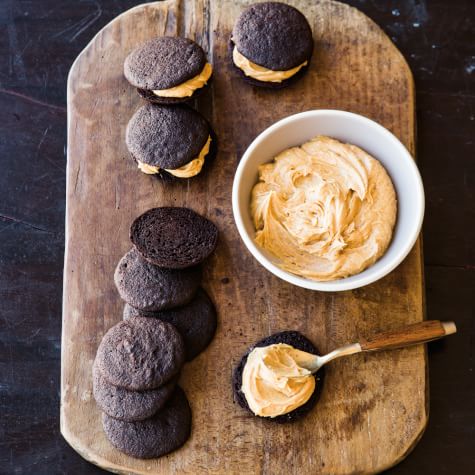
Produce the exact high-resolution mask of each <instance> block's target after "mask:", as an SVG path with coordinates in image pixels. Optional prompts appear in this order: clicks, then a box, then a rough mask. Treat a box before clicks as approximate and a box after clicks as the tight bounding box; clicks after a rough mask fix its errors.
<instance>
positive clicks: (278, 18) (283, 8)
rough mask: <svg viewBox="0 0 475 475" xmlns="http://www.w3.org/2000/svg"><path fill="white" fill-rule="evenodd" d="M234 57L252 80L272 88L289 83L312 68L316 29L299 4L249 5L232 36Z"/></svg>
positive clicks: (251, 81)
mask: <svg viewBox="0 0 475 475" xmlns="http://www.w3.org/2000/svg"><path fill="white" fill-rule="evenodd" d="M231 47H232V61H233V64H234V66H235V67H236V69H237V70H238V72H239V74H240V75H241V76H242V77H243V78H245V79H246V80H247V81H248V82H250V83H252V84H254V85H256V86H263V87H269V88H281V87H285V86H287V85H288V84H289V83H290V82H291V80H293V79H296V78H297V77H299V76H301V75H302V74H303V73H304V71H305V70H307V68H308V64H309V62H310V58H311V56H312V52H313V37H312V29H311V28H310V25H309V23H308V21H307V19H306V18H305V16H304V15H303V14H302V13H301V12H300V11H299V10H297V9H296V8H294V7H292V6H290V5H286V4H284V3H279V2H264V3H257V4H254V5H251V6H249V7H248V8H246V9H245V10H244V11H243V12H242V13H241V15H240V16H239V18H238V20H237V22H236V24H235V25H234V28H233V31H232V36H231Z"/></svg>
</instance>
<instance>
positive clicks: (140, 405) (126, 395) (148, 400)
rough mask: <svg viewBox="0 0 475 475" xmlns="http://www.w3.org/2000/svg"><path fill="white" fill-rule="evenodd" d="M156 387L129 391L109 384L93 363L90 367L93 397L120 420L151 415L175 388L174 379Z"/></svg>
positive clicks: (139, 419)
mask: <svg viewBox="0 0 475 475" xmlns="http://www.w3.org/2000/svg"><path fill="white" fill-rule="evenodd" d="M177 379H178V378H177V377H176V376H175V377H173V378H172V379H171V380H170V381H169V382H168V383H165V384H164V385H163V386H160V387H159V388H156V389H148V390H145V391H129V390H128V389H125V388H121V387H119V386H114V385H113V384H110V383H109V382H108V381H107V380H106V379H105V378H104V376H102V374H101V372H100V371H99V369H98V368H97V365H95V364H94V366H93V368H92V383H93V384H92V387H93V393H94V399H95V400H96V403H97V405H98V406H99V408H100V409H101V410H102V411H103V412H105V413H106V414H108V415H109V416H111V417H113V418H114V419H119V420H120V421H127V422H132V421H141V420H143V419H147V418H148V417H152V416H153V415H154V414H155V413H156V412H157V411H158V410H159V409H161V408H162V407H163V405H164V404H165V403H166V402H167V401H168V399H169V398H170V396H171V395H172V394H173V391H174V390H175V385H176V380H177Z"/></svg>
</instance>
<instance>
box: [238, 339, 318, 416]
mask: <svg viewBox="0 0 475 475" xmlns="http://www.w3.org/2000/svg"><path fill="white" fill-rule="evenodd" d="M255 349H259V350H261V351H262V350H264V351H266V349H269V351H267V353H262V354H261V352H259V350H258V351H257V352H254V350H255ZM274 350H276V351H274ZM293 350H300V352H305V353H310V354H316V355H318V354H319V353H318V350H317V348H316V347H315V346H314V345H313V343H312V342H311V341H310V340H309V339H307V338H306V337H305V336H303V335H302V334H301V333H299V332H297V331H284V332H280V333H275V334H274V335H271V336H268V337H266V338H263V339H262V340H260V341H258V342H257V343H255V344H254V345H253V346H251V347H250V348H249V350H248V351H247V352H246V353H245V355H244V356H243V357H242V358H241V361H240V362H239V363H238V365H237V367H236V368H235V370H234V373H233V391H234V399H235V401H236V402H237V403H238V404H239V405H240V406H241V407H242V408H244V409H246V410H247V411H249V412H250V413H251V414H253V415H255V416H258V417H263V418H265V419H266V420H269V421H271V422H277V423H286V422H294V421H296V420H298V419H300V418H302V417H303V416H305V415H306V414H308V413H309V412H310V411H311V410H312V409H313V407H314V406H315V404H316V403H317V401H318V399H319V397H320V393H321V391H322V387H323V380H324V369H323V368H322V369H320V370H319V371H318V373H317V374H316V375H310V374H305V373H306V371H305V369H304V368H301V367H300V366H299V365H298V361H297V360H296V359H294V358H302V357H303V358H305V353H303V354H302V353H300V352H299V351H297V353H298V354H297V355H295V354H294V353H293ZM291 359H292V360H293V361H294V363H293V364H291V365H290V364H289V361H290V360H291ZM248 364H250V365H252V366H248V367H247V368H246V365H248ZM280 365H282V368H284V369H285V371H288V370H289V368H292V372H295V371H300V372H301V374H299V375H297V373H295V374H292V375H290V374H289V375H287V376H284V375H283V374H282V371H280V370H278V368H277V366H280ZM263 368H264V369H265V373H266V374H267V376H269V375H272V374H273V371H274V369H276V371H275V376H276V378H281V379H283V378H285V377H288V378H289V382H288V383H289V384H290V386H289V388H287V389H289V391H288V392H287V393H285V392H281V388H279V387H277V386H274V385H273V383H274V382H275V381H274V380H273V379H272V378H271V379H266V378H265V377H262V378H261V376H262V375H260V376H259V375H258V374H257V373H258V372H259V371H260V370H262V369H263ZM282 368H281V369H282ZM256 376H259V380H260V383H259V384H260V387H259V391H258V394H257V395H255V394H253V391H254V389H253V388H256V385H255V384H254V383H255V382H256V381H254V383H253V381H252V379H253V378H254V379H256ZM292 376H297V379H295V380H294V381H292ZM281 383H282V381H281ZM274 391H275V392H274ZM246 393H247V395H246ZM264 395H267V396H269V400H263V396H264ZM273 396H274V397H273ZM276 396H278V397H277V399H276V398H275V397H276ZM248 398H252V401H251V400H248ZM253 409H254V410H253Z"/></svg>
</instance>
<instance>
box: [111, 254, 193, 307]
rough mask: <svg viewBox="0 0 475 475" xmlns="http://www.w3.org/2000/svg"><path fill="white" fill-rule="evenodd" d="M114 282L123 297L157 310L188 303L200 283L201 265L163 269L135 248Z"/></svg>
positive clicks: (115, 275)
mask: <svg viewBox="0 0 475 475" xmlns="http://www.w3.org/2000/svg"><path fill="white" fill-rule="evenodd" d="M114 282H115V285H116V287H117V290H118V291H119V294H120V296H121V298H122V299H123V300H125V301H126V302H127V303H128V304H130V305H132V307H135V308H138V309H141V310H145V311H147V312H156V311H159V310H166V309H168V308H172V307H178V306H180V305H185V304H186V303H188V302H189V301H190V300H191V299H192V298H193V297H194V296H195V293H196V291H197V289H198V287H199V285H200V282H201V268H200V267H199V266H194V267H188V268H187V269H183V270H175V269H163V268H160V267H157V266H154V265H152V264H150V263H149V262H147V261H146V260H145V259H143V258H142V257H141V255H140V254H139V252H137V250H136V249H135V248H132V249H131V250H130V251H129V252H128V253H127V254H125V256H124V257H122V259H121V260H120V261H119V264H118V265H117V268H116V270H115V273H114Z"/></svg>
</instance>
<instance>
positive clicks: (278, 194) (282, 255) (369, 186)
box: [251, 136, 397, 281]
mask: <svg viewBox="0 0 475 475" xmlns="http://www.w3.org/2000/svg"><path fill="white" fill-rule="evenodd" d="M251 213H252V217H253V220H254V225H255V229H256V238H255V239H256V242H257V244H258V245H259V246H261V247H262V248H264V249H266V250H267V251H269V252H270V253H271V254H273V255H274V256H275V257H276V258H277V262H276V264H277V265H278V266H279V267H281V268H282V269H284V270H286V271H288V272H292V273H294V274H297V275H300V276H302V277H306V278H309V279H312V280H317V281H328V280H335V279H340V278H344V277H348V276H351V275H354V274H357V273H359V272H362V271H363V270H364V269H366V268H367V267H369V266H370V265H372V264H373V263H374V262H376V261H377V260H378V259H379V258H380V257H381V256H382V255H383V254H384V252H385V251H386V249H387V248H388V246H389V244H390V242H391V238H392V233H393V228H394V225H395V222H396V213H397V202H396V193H395V191H394V187H393V184H392V182H391V179H390V178H389V176H388V174H387V172H386V170H385V169H384V167H383V166H382V165H381V164H380V162H379V161H378V160H376V159H375V158H373V157H371V156H370V155H369V154H368V153H366V152H364V151H363V150H362V149H360V148H359V147H356V146H355V145H351V144H345V143H342V142H339V141H338V140H336V139H333V138H330V137H325V136H317V137H315V138H314V139H312V140H310V141H309V142H307V143H305V144H303V145H301V146H300V147H292V148H289V149H288V150H285V151H283V152H281V153H280V154H279V155H277V156H276V157H275V159H274V160H273V161H272V162H271V163H267V164H264V165H261V166H260V167H259V181H258V183H257V184H256V185H255V186H254V188H253V190H252V198H251Z"/></svg>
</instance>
